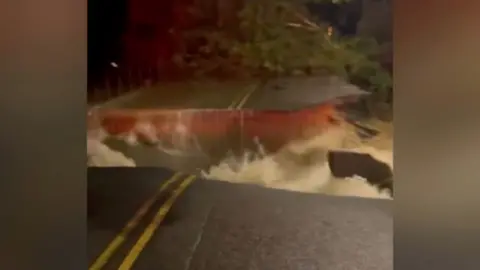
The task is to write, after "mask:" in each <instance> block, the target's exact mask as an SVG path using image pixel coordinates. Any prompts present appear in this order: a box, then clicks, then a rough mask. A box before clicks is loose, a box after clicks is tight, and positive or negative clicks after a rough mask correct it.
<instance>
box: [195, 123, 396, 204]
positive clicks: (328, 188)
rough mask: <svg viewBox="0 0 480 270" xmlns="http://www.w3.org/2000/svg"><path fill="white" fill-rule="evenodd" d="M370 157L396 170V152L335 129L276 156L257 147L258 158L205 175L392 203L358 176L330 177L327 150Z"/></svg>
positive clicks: (234, 160)
mask: <svg viewBox="0 0 480 270" xmlns="http://www.w3.org/2000/svg"><path fill="white" fill-rule="evenodd" d="M341 149H343V150H348V151H355V152H362V153H368V154H370V155H372V156H373V157H374V158H376V159H378V160H380V161H382V162H384V163H386V164H388V165H390V167H391V168H392V169H393V151H392V150H380V149H376V148H374V147H371V146H368V145H364V144H362V143H360V142H359V138H358V137H356V136H355V137H352V134H351V132H348V131H347V130H346V129H344V128H336V129H332V130H330V131H327V132H325V133H324V134H322V135H319V136H316V137H313V138H311V139H308V140H303V141H295V142H291V143H290V144H288V145H287V146H286V147H285V148H284V149H282V150H280V151H278V152H277V153H273V154H267V153H265V152H264V150H263V147H262V146H261V144H258V151H257V154H254V153H252V152H248V153H245V154H244V155H243V156H241V157H234V156H229V157H228V158H226V159H225V160H223V161H222V162H220V163H219V164H217V165H214V166H212V167H210V168H209V169H208V170H207V171H205V172H203V174H204V176H205V177H206V178H208V179H215V180H221V181H227V182H234V183H251V184H257V185H261V186H265V187H269V188H276V189H285V190H291V191H299V192H308V193H322V194H329V195H338V196H356V197H365V198H379V199H391V196H390V195H389V194H388V192H387V191H380V190H378V189H377V187H375V186H372V185H370V184H369V183H368V182H367V181H366V180H365V179H363V178H361V177H358V176H355V177H351V178H346V179H337V178H335V177H333V176H332V175H331V172H330V169H329V166H328V162H327V159H326V154H327V151H328V150H341Z"/></svg>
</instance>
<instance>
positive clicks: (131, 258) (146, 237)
mask: <svg viewBox="0 0 480 270" xmlns="http://www.w3.org/2000/svg"><path fill="white" fill-rule="evenodd" d="M195 177H196V176H194V175H191V176H189V177H187V178H186V179H185V180H183V182H182V183H181V184H180V185H179V186H178V187H177V188H176V189H175V190H174V191H173V194H172V196H171V197H170V198H168V200H167V201H166V202H165V203H164V204H163V205H162V206H161V207H160V209H159V210H158V212H157V214H156V215H155V217H154V218H153V220H152V222H151V223H150V224H149V225H148V226H147V228H146V229H145V231H144V232H143V233H142V235H141V236H140V238H138V241H137V242H136V243H135V245H134V246H133V247H132V249H131V250H130V252H129V253H128V255H127V256H126V257H125V259H124V260H123V262H122V264H120V267H119V268H118V270H129V269H131V268H132V266H133V264H134V263H135V261H136V260H137V258H138V256H139V255H140V253H141V252H142V251H143V249H144V248H145V246H146V245H147V244H148V242H149V241H150V239H151V238H152V237H153V234H154V233H155V231H156V230H157V228H158V226H159V225H160V223H162V221H163V220H164V219H165V216H166V215H167V213H168V211H170V209H171V208H172V206H173V204H174V203H175V201H176V199H177V198H178V197H179V196H180V194H182V192H183V191H185V189H186V188H187V187H188V186H189V185H190V184H191V183H192V182H193V181H194V180H195Z"/></svg>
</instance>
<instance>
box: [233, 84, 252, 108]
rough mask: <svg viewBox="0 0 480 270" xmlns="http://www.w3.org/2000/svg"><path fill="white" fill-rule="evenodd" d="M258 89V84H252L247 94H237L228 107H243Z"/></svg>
mask: <svg viewBox="0 0 480 270" xmlns="http://www.w3.org/2000/svg"><path fill="white" fill-rule="evenodd" d="M256 89H257V86H256V85H255V86H252V87H251V89H249V90H248V91H247V92H246V93H245V94H243V93H242V95H239V96H237V97H236V98H235V99H234V100H233V101H232V103H231V104H230V105H229V106H228V109H237V110H238V109H241V108H242V107H243V105H245V103H247V100H248V98H249V97H250V96H251V95H252V93H253V92H255V90H256Z"/></svg>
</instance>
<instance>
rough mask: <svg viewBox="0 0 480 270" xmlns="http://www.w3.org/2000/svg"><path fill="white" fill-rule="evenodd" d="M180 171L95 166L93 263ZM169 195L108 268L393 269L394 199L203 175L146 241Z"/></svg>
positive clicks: (91, 188)
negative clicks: (236, 181) (282, 187)
mask: <svg viewBox="0 0 480 270" xmlns="http://www.w3.org/2000/svg"><path fill="white" fill-rule="evenodd" d="M172 174H173V172H171V171H168V170H165V169H160V168H149V169H147V168H135V169H129V168H91V169H89V179H88V181H89V191H90V192H89V220H88V254H89V261H90V262H91V263H93V262H94V261H95V259H96V258H97V257H98V256H99V254H100V253H101V252H102V250H104V249H105V248H106V247H107V245H108V243H109V242H111V241H112V240H113V239H114V238H115V235H117V234H118V233H119V232H120V231H121V229H122V227H123V226H125V224H126V223H127V221H128V220H129V219H130V218H131V217H132V216H133V215H134V213H135V212H136V211H137V210H138V208H140V206H141V205H142V203H144V202H145V200H146V198H148V197H150V196H152V194H154V193H155V192H156V191H157V190H158V187H159V186H160V185H161V184H162V183H165V181H166V179H168V178H169V177H170V176H172ZM177 186H178V184H177V185H174V186H173V188H176V187H177ZM171 190H172V189H170V192H166V193H165V194H170V195H171V194H172V192H171ZM167 197H168V196H163V197H162V196H160V198H159V199H158V201H157V202H156V203H155V204H154V205H153V207H152V208H151V209H150V210H149V211H148V212H147V214H146V215H145V218H144V219H143V220H142V221H141V222H139V224H138V225H137V226H136V227H135V229H134V230H133V231H132V232H131V234H130V235H128V236H126V237H125V241H124V242H123V243H122V245H120V246H119V248H118V249H117V250H116V252H114V253H113V255H112V256H111V257H110V258H109V260H108V261H107V262H108V263H107V264H106V265H105V266H104V268H100V269H135V270H152V269H162V270H180V269H182V270H183V269H188V270H216V269H218V270H224V269H239V270H240V269H241V270H249V269H252V270H253V269H262V270H269V269H271V270H281V269H321V270H337V269H338V270H340V269H345V270H351V269H358V270H376V269H378V270H388V269H393V227H392V226H393V213H392V205H391V202H390V201H385V200H369V199H356V198H339V197H328V196H322V195H315V194H300V193H293V192H287V191H280V190H271V189H266V188H261V187H257V186H250V185H238V184H230V183H222V182H217V181H212V180H203V179H197V180H195V181H194V182H193V184H191V185H190V186H189V187H187V189H186V190H185V191H184V192H183V193H181V194H180V196H179V197H178V199H177V200H176V202H175V203H174V204H173V207H172V208H171V209H170V211H169V212H168V214H167V215H166V217H165V219H164V220H163V222H162V223H160V224H159V225H158V227H157V229H156V231H155V232H154V233H153V234H152V235H151V238H148V237H147V240H148V241H145V239H146V238H145V235H147V236H148V231H149V230H150V229H151V228H149V224H150V222H151V221H152V219H153V217H154V215H155V213H156V212H157V211H159V209H161V208H162V207H161V205H162V203H164V202H166V200H167ZM145 231H147V233H146V234H145ZM142 241H143V242H142ZM139 243H140V244H142V243H143V244H145V245H144V247H143V248H138V246H139ZM140 246H142V245H140ZM134 247H135V248H134ZM132 250H133V251H132ZM140 250H141V252H138V251H140ZM132 254H133V255H134V256H133V257H132ZM132 258H133V259H132ZM122 264H123V266H124V267H120V265H122ZM129 265H132V266H131V268H130V267H125V266H129Z"/></svg>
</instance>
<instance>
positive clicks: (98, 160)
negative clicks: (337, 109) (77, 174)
mask: <svg viewBox="0 0 480 270" xmlns="http://www.w3.org/2000/svg"><path fill="white" fill-rule="evenodd" d="M107 136H108V135H107V134H106V132H105V131H104V130H102V129H96V130H92V131H89V133H88V134H87V166H89V167H136V164H135V161H133V159H131V158H128V157H127V156H125V155H124V154H123V153H121V152H119V151H115V150H113V149H111V148H109V147H108V146H107V145H105V144H104V143H103V140H104V139H105V138H106V137H107Z"/></svg>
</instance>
